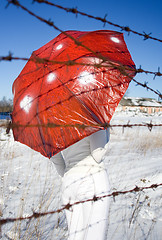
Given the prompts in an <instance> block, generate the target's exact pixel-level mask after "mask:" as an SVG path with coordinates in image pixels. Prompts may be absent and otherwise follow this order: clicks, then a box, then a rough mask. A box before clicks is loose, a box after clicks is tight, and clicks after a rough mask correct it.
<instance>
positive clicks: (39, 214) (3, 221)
mask: <svg viewBox="0 0 162 240" xmlns="http://www.w3.org/2000/svg"><path fill="white" fill-rule="evenodd" d="M161 186H162V183H159V184H158V183H156V184H152V185H150V186H145V187H139V186H135V187H134V188H132V189H130V190H125V191H115V192H112V193H110V194H105V195H103V196H96V195H94V197H93V198H90V199H86V200H82V201H77V202H75V203H72V204H70V203H68V204H66V205H65V206H63V207H62V208H60V209H57V210H54V211H49V212H33V214H31V215H30V216H25V217H23V216H22V217H17V218H1V219H0V225H4V224H7V223H11V222H16V221H23V220H30V219H33V218H35V219H37V218H39V217H44V216H47V215H52V214H56V213H60V212H62V211H63V210H65V209H66V210H70V208H71V207H72V206H74V205H78V204H81V203H85V202H93V201H98V200H101V199H103V198H106V197H113V199H114V200H115V198H116V197H117V196H119V195H126V194H129V193H136V192H141V191H144V190H148V189H153V190H155V189H156V188H158V187H161Z"/></svg>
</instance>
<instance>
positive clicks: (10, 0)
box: [0, 0, 162, 99]
mask: <svg viewBox="0 0 162 240" xmlns="http://www.w3.org/2000/svg"><path fill="white" fill-rule="evenodd" d="M7 1H8V4H13V5H15V6H18V7H20V8H21V9H23V10H24V11H26V12H27V13H28V14H30V15H32V16H33V17H35V18H37V19H38V20H40V21H41V22H44V23H46V24H47V25H49V26H50V27H53V28H54V29H55V30H57V31H59V32H60V33H63V34H64V35H65V36H67V37H68V38H70V39H71V40H73V41H74V42H75V44H76V45H77V46H81V47H83V48H85V49H86V50H88V51H90V52H91V53H93V54H94V56H96V57H98V58H100V59H101V60H102V61H103V63H105V61H107V59H105V57H103V56H102V55H101V54H98V53H96V52H94V51H93V50H91V49H90V48H89V47H87V46H85V45H84V44H82V43H81V42H80V41H78V40H76V39H75V38H74V37H72V36H71V35H70V34H68V33H67V32H64V31H63V30H61V29H60V28H59V27H57V26H56V25H55V24H54V23H53V22H52V21H51V20H46V19H44V18H42V17H40V16H38V15H36V14H35V13H33V12H32V11H30V10H29V9H27V8H26V7H24V6H23V5H22V4H20V3H19V1H18V0H7ZM38 2H44V0H43V1H42V0H39V1H38ZM46 2H47V1H46ZM145 39H147V37H146V36H145ZM160 41H161V40H160ZM15 59H16V58H15ZM0 60H8V61H11V60H12V55H11V53H10V54H9V55H8V56H6V59H5V57H2V58H0ZM17 60H18V58H17ZM19 60H20V59H19ZM22 60H25V58H22ZM67 64H69V65H73V64H74V63H73V61H71V60H70V61H67ZM109 64H111V65H112V66H114V64H112V63H110V62H109ZM115 67H116V66H115ZM118 69H119V71H121V72H122V73H123V72H124V74H125V75H126V76H128V75H127V73H126V72H125V69H123V66H122V68H121V66H119V67H118ZM137 72H138V73H142V72H144V70H143V69H141V68H139V69H138V71H137ZM146 73H150V74H154V78H155V77H156V76H161V73H160V71H159V70H158V72H154V73H153V72H151V71H146ZM128 77H129V76H128ZM132 80H133V81H134V82H135V83H136V84H137V85H139V86H142V87H144V88H146V89H147V90H149V91H151V92H153V93H155V94H156V95H158V96H159V98H160V99H161V98H162V94H161V92H160V91H158V90H154V89H152V88H151V87H149V86H148V83H147V82H146V81H145V82H144V83H140V82H138V81H137V80H135V79H132Z"/></svg>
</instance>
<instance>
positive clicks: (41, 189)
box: [0, 112, 162, 240]
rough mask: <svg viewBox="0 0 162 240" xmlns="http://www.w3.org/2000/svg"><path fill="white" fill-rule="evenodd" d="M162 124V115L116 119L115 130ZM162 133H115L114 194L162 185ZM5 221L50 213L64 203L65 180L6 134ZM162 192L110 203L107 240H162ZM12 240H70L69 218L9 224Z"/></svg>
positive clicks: (0, 211) (5, 233)
mask: <svg viewBox="0 0 162 240" xmlns="http://www.w3.org/2000/svg"><path fill="white" fill-rule="evenodd" d="M128 121H130V122H129V124H131V123H143V122H147V123H149V122H150V121H152V124H154V123H162V115H160V114H156V115H151V116H149V115H144V114H142V113H139V114H135V113H133V112H125V113H119V112H118V113H116V114H115V115H114V117H113V119H112V124H127V123H128ZM161 156H162V128H160V127H153V129H152V131H149V130H148V128H147V127H132V128H124V130H123V128H115V127H114V128H113V129H111V138H110V142H109V144H108V149H107V153H106V157H105V164H106V166H107V169H108V172H109V180H110V184H111V191H112V192H113V191H125V190H130V189H133V188H134V187H135V186H139V187H145V186H151V185H152V184H159V183H162V164H161ZM0 176H1V178H0V216H1V217H2V218H9V217H20V216H22V217H26V216H30V215H32V214H33V212H50V211H54V210H57V209H59V208H60V207H61V206H62V203H61V194H60V188H61V179H60V178H59V176H58V175H57V173H56V170H55V167H54V165H53V164H52V162H50V160H49V159H47V158H45V157H43V156H42V155H41V154H39V153H37V152H35V151H33V150H31V149H30V148H29V147H27V146H25V145H23V144H20V143H18V142H15V141H14V139H13V136H12V132H11V133H10V134H9V135H6V133H5V129H2V128H0ZM161 190H162V188H161V187H158V188H156V189H147V190H144V191H140V192H133V193H127V194H122V195H121V194H120V195H118V196H116V197H115V198H113V197H111V198H110V208H109V223H108V234H107V239H111V240H121V239H124V240H125V239H128V240H131V239H132V240H134V239H135V240H136V239H138V240H144V239H157V240H160V239H161V236H162V228H161V225H162V191H161ZM1 235H2V239H3V240H7V239H13V240H17V239H30V240H31V239H32V240H35V239H42V240H44V239H47V240H49V239H67V225H66V219H65V215H64V212H60V213H55V214H49V215H46V216H44V217H40V218H36V219H31V220H24V221H16V222H14V223H7V224H4V225H2V227H1Z"/></svg>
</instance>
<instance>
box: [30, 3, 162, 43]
mask: <svg viewBox="0 0 162 240" xmlns="http://www.w3.org/2000/svg"><path fill="white" fill-rule="evenodd" d="M33 2H37V3H45V4H47V5H50V6H53V7H56V8H59V9H62V10H64V11H66V12H70V13H73V14H75V15H78V14H79V15H82V16H86V17H88V18H92V19H95V20H98V21H101V22H103V23H104V26H105V24H106V23H107V24H109V25H111V26H114V27H117V28H120V30H122V31H125V32H127V33H128V34H130V33H134V34H136V35H139V36H141V37H143V40H147V39H152V40H156V41H159V42H162V40H161V39H158V38H155V37H152V36H150V35H151V34H152V33H149V34H147V33H145V32H144V31H143V33H139V32H137V31H135V30H132V29H131V28H130V27H128V26H120V25H119V24H116V23H113V22H111V21H108V20H106V17H107V14H106V15H105V16H104V17H103V18H102V17H95V16H93V15H90V14H87V13H85V12H81V11H79V10H78V9H77V8H67V7H63V6H61V5H58V4H55V3H52V2H50V1H47V0H33Z"/></svg>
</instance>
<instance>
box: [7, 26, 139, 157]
mask: <svg viewBox="0 0 162 240" xmlns="http://www.w3.org/2000/svg"><path fill="white" fill-rule="evenodd" d="M134 75H135V65H134V62H133V61H132V58H131V56H130V53H129V51H128V49H127V46H126V44H125V42H124V39H123V34H121V33H118V32H114V31H108V30H105V31H103V30H100V31H93V32H80V31H67V32H64V33H61V34H60V35H59V36H57V37H56V38H54V39H53V40H52V41H50V42H49V43H47V44H46V45H44V46H43V47H41V48H39V49H38V50H36V51H34V52H33V53H32V55H31V57H30V59H29V61H28V62H27V64H26V65H25V67H24V68H23V70H22V72H21V73H20V75H19V76H18V78H17V79H16V80H15V81H14V83H13V94H14V103H13V104H14V108H13V113H12V121H13V126H14V127H13V134H14V138H15V140H16V141H19V142H21V143H24V144H26V145H28V146H29V147H31V148H32V149H34V150H36V151H38V152H40V153H41V154H43V155H44V156H46V157H49V158H50V157H51V156H53V155H54V154H56V153H58V152H59V151H61V150H63V149H65V148H67V147H68V146H70V145H71V144H73V143H75V142H77V141H79V140H81V139H82V138H84V137H86V136H89V135H90V134H92V133H94V132H96V131H98V130H99V129H101V128H104V126H105V127H106V126H108V123H109V122H110V120H111V118H112V116H113V113H114V111H115V109H116V107H117V105H118V103H119V102H120V100H121V98H122V97H123V95H124V93H125V92H126V90H127V88H128V85H129V82H130V81H131V79H132V77H133V76H134Z"/></svg>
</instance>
